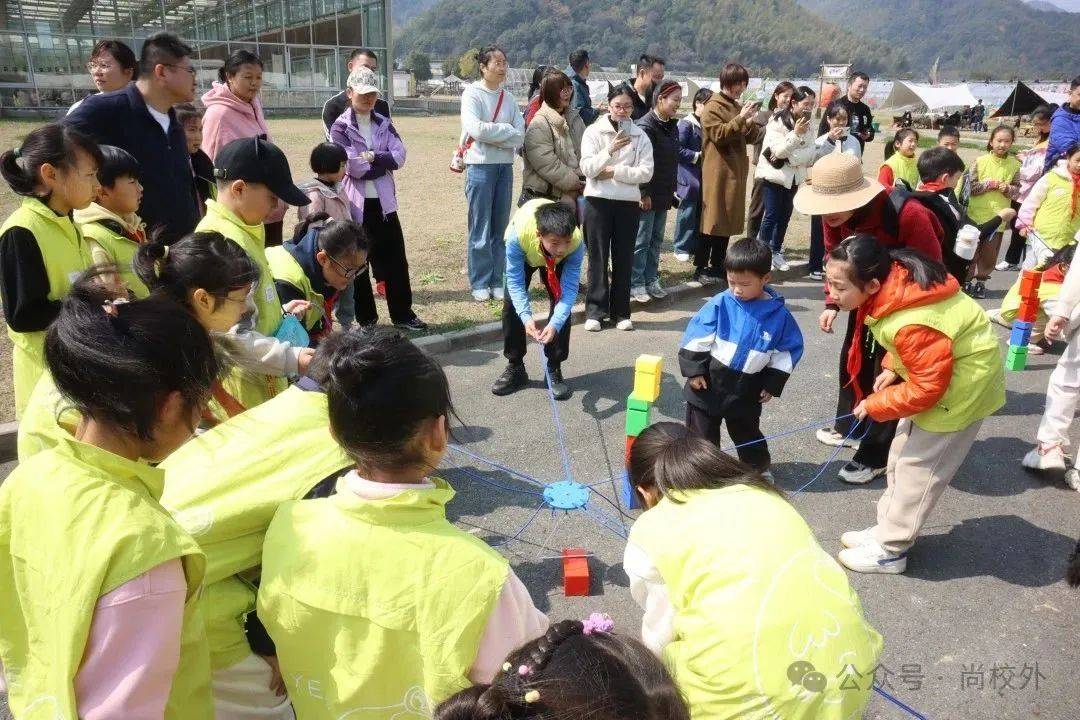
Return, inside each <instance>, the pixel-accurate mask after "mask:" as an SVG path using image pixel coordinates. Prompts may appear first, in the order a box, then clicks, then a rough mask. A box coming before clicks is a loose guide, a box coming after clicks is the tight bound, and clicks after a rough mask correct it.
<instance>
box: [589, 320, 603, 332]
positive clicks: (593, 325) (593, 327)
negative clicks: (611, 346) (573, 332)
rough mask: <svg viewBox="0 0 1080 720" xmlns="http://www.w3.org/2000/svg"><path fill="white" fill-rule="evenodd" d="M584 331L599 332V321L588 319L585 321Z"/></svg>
mask: <svg viewBox="0 0 1080 720" xmlns="http://www.w3.org/2000/svg"><path fill="white" fill-rule="evenodd" d="M585 332H600V321H599V320H593V319H591V318H590V319H588V320H586V321H585Z"/></svg>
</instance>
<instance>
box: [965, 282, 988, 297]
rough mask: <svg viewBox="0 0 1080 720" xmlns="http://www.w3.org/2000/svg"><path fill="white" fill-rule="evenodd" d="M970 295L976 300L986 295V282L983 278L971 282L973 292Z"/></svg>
mask: <svg viewBox="0 0 1080 720" xmlns="http://www.w3.org/2000/svg"><path fill="white" fill-rule="evenodd" d="M968 295H970V296H971V297H972V298H974V299H975V300H982V299H983V298H985V297H986V284H985V283H983V281H982V280H975V281H974V282H972V283H971V292H970V293H968Z"/></svg>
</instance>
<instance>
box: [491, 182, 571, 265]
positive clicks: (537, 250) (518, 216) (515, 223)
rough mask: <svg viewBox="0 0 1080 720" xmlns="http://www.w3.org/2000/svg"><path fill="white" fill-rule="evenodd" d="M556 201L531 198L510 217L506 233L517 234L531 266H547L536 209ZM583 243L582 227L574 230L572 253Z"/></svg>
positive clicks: (510, 235)
mask: <svg viewBox="0 0 1080 720" xmlns="http://www.w3.org/2000/svg"><path fill="white" fill-rule="evenodd" d="M552 202H554V201H553V200H545V199H543V198H540V199H537V200H530V201H529V202H527V203H525V204H524V205H522V206H521V207H519V208H518V209H517V211H516V212H515V213H514V217H512V218H511V219H510V230H509V231H508V232H507V233H506V236H507V238H512V237H513V236H514V235H516V236H517V239H518V240H517V241H518V244H519V245H521V250H522V252H524V253H525V259H526V260H527V261H528V263H529V266H530V267H536V268H542V267H546V266H547V261H546V260H545V258H544V251H543V249H542V248H541V247H540V235H539V234H538V233H537V232H536V209H537V208H539V207H540V206H542V205H547V204H549V203H552ZM580 245H581V228H576V229H575V230H574V235H573V239H572V241H571V243H570V250H569V252H567V255H570V254H571V253H573V252H574V251H575V250H577V249H578V247H579V246H580Z"/></svg>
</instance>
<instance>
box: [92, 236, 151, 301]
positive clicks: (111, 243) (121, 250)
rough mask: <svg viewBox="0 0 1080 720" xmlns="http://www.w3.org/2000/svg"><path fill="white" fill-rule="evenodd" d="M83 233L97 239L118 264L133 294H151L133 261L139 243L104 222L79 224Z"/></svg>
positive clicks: (136, 295) (110, 257)
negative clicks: (136, 272) (111, 228)
mask: <svg viewBox="0 0 1080 720" xmlns="http://www.w3.org/2000/svg"><path fill="white" fill-rule="evenodd" d="M79 229H80V230H82V232H83V235H84V236H85V237H87V238H92V239H93V240H95V241H97V244H98V245H100V246H101V249H102V250H104V251H105V253H106V254H107V255H108V256H109V259H110V261H111V262H113V263H115V264H116V267H117V270H118V271H119V273H120V280H121V282H123V283H124V285H125V286H126V287H127V289H128V290H130V291H131V294H132V295H134V296H135V297H136V298H144V297H146V296H147V295H149V294H150V290H149V289H148V288H147V287H146V285H144V284H143V281H142V280H140V279H139V276H138V275H136V274H135V270H134V269H133V268H132V263H133V261H134V260H135V253H136V252H137V251H138V250H139V243H137V242H135V241H134V240H132V239H131V238H129V237H127V236H125V235H122V234H120V233H117V232H113V231H112V230H110V229H109V228H108V227H107V226H106V225H105V224H104V223H100V222H88V223H83V224H82V225H80V226H79Z"/></svg>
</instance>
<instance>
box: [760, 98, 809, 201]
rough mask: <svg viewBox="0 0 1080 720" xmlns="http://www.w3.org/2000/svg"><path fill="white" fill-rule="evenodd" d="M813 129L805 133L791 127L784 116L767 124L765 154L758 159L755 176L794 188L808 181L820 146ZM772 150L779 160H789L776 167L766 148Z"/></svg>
mask: <svg viewBox="0 0 1080 720" xmlns="http://www.w3.org/2000/svg"><path fill="white" fill-rule="evenodd" d="M814 140H815V138H814V133H813V130H812V129H810V128H809V126H808V129H807V131H806V132H805V133H803V134H802V135H799V134H797V133H796V132H795V131H794V130H788V128H787V126H786V125H784V121H783V119H782V118H780V117H776V116H774V117H773V119H772V120H770V121H769V124H768V125H766V126H765V141H764V142H763V143H762V145H761V157H760V158H759V159H758V164H757V170H755V171H754V177H755V178H757V179H758V180H766V181H768V182H771V183H776V184H777V185H783V186H784V187H786V188H791V187H792V186H795V185H801V184H802V183H803V182H805V181H806V176H807V175H808V174H809V172H810V168H811V167H812V166H813V164H814V158H815V157H816V155H817V145H816V144H815V142H814ZM766 150H771V151H772V153H771V154H772V157H773V158H774V159H776V160H787V162H786V163H784V166H783V167H780V168H775V167H773V166H772V164H771V163H769V161H768V160H766V159H765V151H766Z"/></svg>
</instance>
